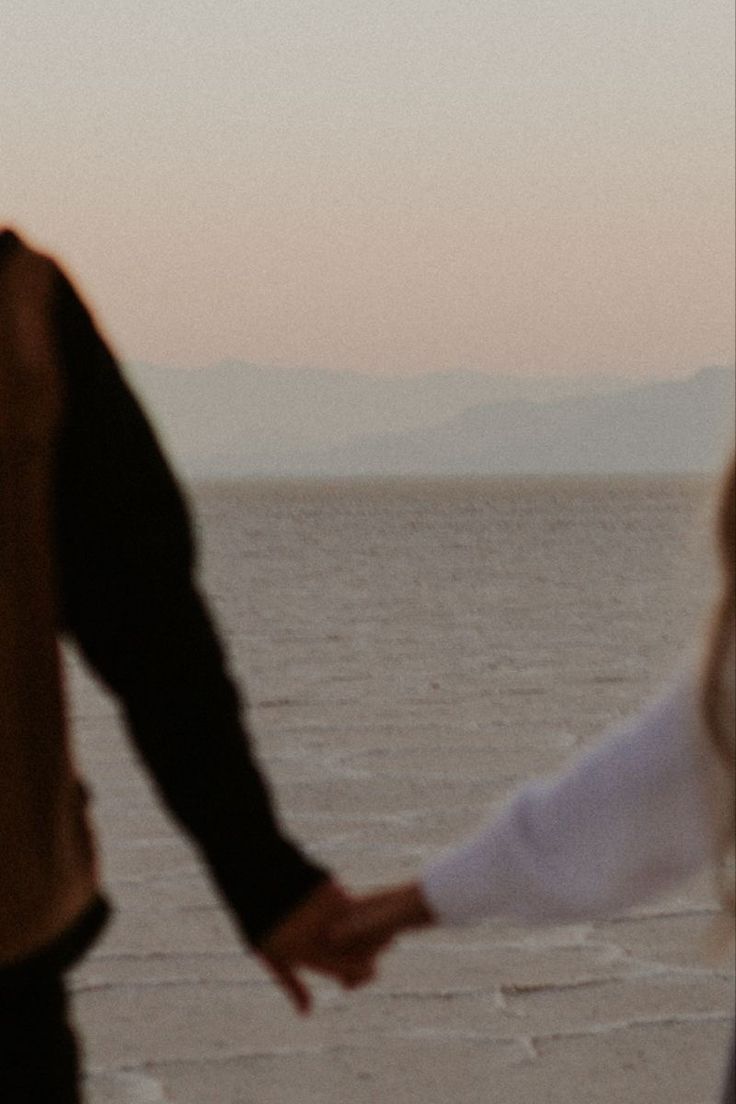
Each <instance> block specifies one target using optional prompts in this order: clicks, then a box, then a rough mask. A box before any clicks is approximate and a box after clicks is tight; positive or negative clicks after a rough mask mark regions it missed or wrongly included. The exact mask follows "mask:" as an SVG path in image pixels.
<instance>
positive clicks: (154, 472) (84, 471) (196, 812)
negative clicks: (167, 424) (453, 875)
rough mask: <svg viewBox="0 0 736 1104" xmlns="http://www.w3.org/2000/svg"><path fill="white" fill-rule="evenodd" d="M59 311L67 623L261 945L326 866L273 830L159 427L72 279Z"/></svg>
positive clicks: (61, 530)
mask: <svg viewBox="0 0 736 1104" xmlns="http://www.w3.org/2000/svg"><path fill="white" fill-rule="evenodd" d="M58 311H59V318H58V324H59V332H60V334H61V356H62V361H63V365H64V371H65V385H66V389H67V393H66V396H65V420H64V423H63V426H62V431H61V435H60V443H59V457H58V468H57V472H58V474H57V479H58V485H57V502H58V516H57V532H58V542H59V560H60V564H61V592H62V603H63V609H62V617H63V624H64V628H65V629H66V631H67V632H68V633H69V634H70V635H71V636H72V638H73V639H74V640H75V641H76V643H77V644H78V646H79V648H80V649H81V651H82V652H83V654H84V655H85V657H86V658H87V660H88V661H89V663H90V664H91V665H92V667H93V668H94V669H95V671H96V672H97V673H98V674H99V675H100V676H101V678H102V679H103V681H104V682H105V683H106V684H107V685H108V686H109V687H110V689H111V690H112V691H113V692H114V693H115V694H116V695H117V696H118V698H119V699H120V701H121V703H122V706H123V708H124V711H125V714H126V717H127V720H128V724H129V729H130V732H131V734H132V738H133V740H134V742H135V745H136V746H137V748H138V750H139V752H140V754H141V755H142V757H143V759H144V761H145V762H146V764H147V765H148V768H149V769H150V771H151V773H152V775H153V777H154V778H155V780H156V783H157V785H158V787H159V789H160V792H161V794H162V796H163V798H164V800H165V802H166V804H167V805H168V807H169V809H170V810H171V811H172V812H173V813H174V815H175V816H176V817H177V818H178V820H179V821H180V823H181V824H182V825H183V826H184V828H185V829H186V830H187V832H188V833H189V834H190V835H191V836H192V837H193V838H194V840H196V842H197V843H198V844H199V846H200V847H201V849H202V851H203V852H204V855H205V857H206V860H207V863H208V865H209V867H210V870H211V872H212V874H213V877H214V879H215V881H216V883H217V884H218V886H219V888H220V890H221V891H222V893H223V895H224V897H225V899H226V901H227V902H228V904H229V905H230V907H231V908H232V909H233V911H234V912H235V914H236V916H237V918H238V920H239V922H240V925H241V927H242V928H243V930H244V932H245V934H246V935H247V937H248V938H249V939H250V940H251V941H253V942H257V941H258V940H259V938H261V937H262V936H263V935H264V934H265V933H266V932H267V931H268V930H269V929H270V928H271V927H272V926H273V925H274V924H275V923H276V922H277V921H278V920H280V919H281V918H282V917H283V916H284V915H286V914H287V913H288V912H289V911H290V910H291V908H293V907H294V905H296V904H297V903H298V902H299V900H301V899H302V898H303V897H304V896H305V895H306V894H307V893H308V892H309V891H310V890H311V889H312V888H313V887H314V886H316V885H317V884H318V882H319V881H321V880H322V879H323V878H324V877H325V874H324V872H323V871H322V870H320V869H319V868H318V867H316V866H315V865H313V864H312V863H311V862H309V861H308V860H307V859H306V858H304V856H303V855H302V854H301V853H300V851H299V850H298V849H297V848H296V847H295V846H294V845H293V844H292V843H291V842H290V841H289V840H288V839H287V838H285V837H284V835H283V834H282V833H281V831H280V830H279V827H278V824H277V822H276V819H275V816H274V813H273V811H272V806H271V800H270V796H269V793H268V789H267V786H266V784H265V782H264V780H263V778H262V777H261V775H260V774H259V771H258V769H257V766H256V764H255V763H254V761H253V758H252V757H251V754H250V751H249V747H248V739H247V734H246V731H245V728H244V723H243V720H242V717H241V707H240V702H239V699H238V695H237V693H236V690H235V688H234V686H233V684H232V682H231V680H230V678H229V677H228V674H227V671H226V666H225V661H224V657H223V654H222V650H221V648H220V645H219V642H218V639H217V636H216V634H215V632H214V630H213V627H212V623H211V621H210V618H209V616H208V613H207V610H206V608H205V606H204V604H203V601H202V599H201V597H200V595H199V594H198V592H197V589H196V586H195V583H194V581H193V550H192V539H191V534H190V529H189V522H188V517H187V512H186V508H185V505H184V503H183V500H182V496H181V494H180V492H179V489H178V487H177V485H176V482H175V480H174V478H173V476H172V474H171V472H170V470H169V468H168V465H167V463H166V461H165V460H164V458H163V456H162V454H161V451H160V449H159V447H158V444H157V442H156V439H155V437H154V434H153V433H152V431H151V429H150V427H149V425H148V423H147V421H146V419H145V417H144V415H143V413H142V411H141V409H140V407H139V406H138V404H137V403H136V401H135V399H134V398H133V396H132V394H131V392H130V391H129V390H128V388H127V387H126V385H125V382H124V381H123V379H122V377H121V374H120V372H119V370H118V368H117V366H116V364H115V362H114V360H113V358H112V356H111V355H110V353H109V352H108V350H107V348H106V346H105V345H104V343H103V342H102V341H101V339H100V337H99V336H98V334H97V333H96V331H95V329H94V326H93V324H92V321H91V319H90V317H89V315H88V314H87V312H86V310H85V309H84V307H83V306H82V305H81V303H80V301H79V299H78V298H77V296H76V295H75V293H74V291H73V290H72V288H71V286H70V285H69V284H68V283H67V281H66V280H65V279H63V278H60V286H59V294H58Z"/></svg>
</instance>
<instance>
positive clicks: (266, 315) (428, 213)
mask: <svg viewBox="0 0 736 1104" xmlns="http://www.w3.org/2000/svg"><path fill="white" fill-rule="evenodd" d="M0 73H1V74H2V77H1V79H0V119H1V120H2V127H1V128H0V221H3V222H6V223H9V224H11V225H15V226H17V227H18V228H19V229H21V230H22V231H24V232H25V233H26V234H27V235H28V236H29V237H31V238H32V239H33V240H35V241H37V242H40V243H41V244H43V245H44V246H46V247H48V248H50V249H52V250H53V251H55V252H57V253H58V254H60V255H61V256H63V258H64V259H65V262H66V264H67V266H68V268H69V269H70V270H71V272H72V273H73V274H74V275H75V276H76V277H77V279H78V280H79V282H80V283H81V285H82V287H83V289H84V291H85V293H86V294H87V296H88V298H89V299H90V300H91V302H92V303H93V304H94V305H95V306H96V307H97V309H98V311H99V314H100V317H101V320H102V322H103V325H104V327H105V329H106V330H107V332H108V333H109V334H110V335H111V337H112V338H113V340H114V342H115V344H116V346H117V348H118V350H119V352H120V353H121V355H122V356H123V357H124V358H125V359H126V360H136V361H150V362H153V363H161V364H167V365H181V366H193V365H209V364H213V363H216V362H218V361H220V360H222V359H238V360H245V361H249V362H252V363H258V364H264V365H274V366H279V365H290V366H297V365H311V366H315V367H325V368H333V369H338V370H349V371H361V372H376V373H382V374H411V373H417V372H426V371H438V370H448V369H449V370H452V369H456V368H467V367H476V368H480V369H482V370H484V371H489V372H499V373H504V374H506V373H519V374H538V373H540V372H550V373H562V374H572V375H580V376H584V375H586V374H599V373H608V374H620V375H622V376H640V377H642V378H644V377H648V376H666V375H675V374H679V373H682V372H684V371H690V370H692V369H695V368H698V367H700V366H702V365H707V364H714V363H721V364H723V363H730V362H732V360H733V355H734V354H733V345H734V333H733V326H734V322H733V294H734V275H733V273H734V229H733V226H734V222H733V204H734V194H733V189H734V181H733V128H734V106H733V81H734V62H733V8H732V4H731V3H729V2H721V0H444V2H443V3H439V2H437V0H431V2H430V0H241V2H233V0H228V2H225V0H209V2H204V0H135V2H131V0H120V3H117V4H114V5H109V4H102V3H100V2H99V0H3V3H2V6H1V7H0Z"/></svg>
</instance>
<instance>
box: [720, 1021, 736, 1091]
mask: <svg viewBox="0 0 736 1104" xmlns="http://www.w3.org/2000/svg"><path fill="white" fill-rule="evenodd" d="M721 1104H736V1035H735V1037H734V1040H733V1042H732V1043H731V1050H730V1052H729V1055H728V1066H727V1073H726V1080H725V1083H724V1086H723V1096H722V1097H721Z"/></svg>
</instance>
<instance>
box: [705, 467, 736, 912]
mask: <svg viewBox="0 0 736 1104" xmlns="http://www.w3.org/2000/svg"><path fill="white" fill-rule="evenodd" d="M716 535H717V542H718V552H719V555H720V560H721V572H722V583H721V591H720V595H719V598H718V600H717V602H716V606H715V609H714V612H713V618H712V624H711V630H710V634H709V636H708V639H707V644H706V650H705V661H704V664H703V672H702V681H701V702H700V704H701V713H702V717H703V722H704V725H705V730H706V733H707V736H708V738H709V739H710V740H711V742H712V743H713V746H714V747H715V749H716V751H717V753H718V756H719V758H720V759H721V761H722V763H723V765H724V766H725V768H726V770H727V771H728V774H729V777H730V779H731V784H730V786H729V797H728V808H727V809H726V810H725V814H726V815H725V816H723V817H722V818H721V827H720V829H719V838H718V840H717V848H718V850H717V879H718V890H719V896H720V898H721V901H722V902H723V905H724V907H726V908H727V909H728V910H729V911H730V912H732V913H733V912H734V910H735V906H736V899H735V895H734V889H733V884H732V878H730V877H729V875H728V868H729V860H730V859H731V858H732V857H733V852H734V831H735V830H736V809H735V801H734V790H733V777H734V764H735V763H736V749H735V748H734V741H735V740H736V733H735V732H734V727H735V724H736V717H735V716H734V661H735V658H736V657H735V654H734V637H735V631H734V628H735V614H736V458H735V457H731V461H730V463H729V464H728V466H727V468H726V471H725V474H724V478H723V482H722V486H721V493H720V499H719V503H718V515H717V527H716Z"/></svg>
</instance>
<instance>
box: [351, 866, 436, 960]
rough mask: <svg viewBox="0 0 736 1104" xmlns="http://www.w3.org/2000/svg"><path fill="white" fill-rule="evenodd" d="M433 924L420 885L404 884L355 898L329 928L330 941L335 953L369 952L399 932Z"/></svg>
mask: <svg viewBox="0 0 736 1104" xmlns="http://www.w3.org/2000/svg"><path fill="white" fill-rule="evenodd" d="M434 922H435V918H434V916H433V915H432V913H431V911H430V909H429V906H428V905H427V902H426V900H425V899H424V895H423V893H422V890H421V887H420V885H419V882H407V883H405V884H403V885H398V886H391V887H389V888H387V889H381V890H378V891H375V892H373V893H368V894H365V895H364V896H363V897H356V898H355V899H354V901H353V903H352V907H351V908H350V910H349V911H348V912H347V913H346V914H345V915H344V916H341V917H340V918H339V919H338V920H336V921H335V922H334V923H333V924H332V925H331V927H330V930H329V939H330V944H331V945H332V947H333V948H334V949H335V950H336V951H342V952H343V953H352V954H359V953H361V952H363V953H370V952H371V951H373V952H375V950H376V949H378V948H382V947H385V946H386V945H387V944H388V943H390V942H391V941H392V940H393V939H394V938H395V937H396V936H397V935H399V934H400V933H401V932H402V931H408V930H410V929H412V928H423V927H427V926H428V925H430V924H433V923H434Z"/></svg>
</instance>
